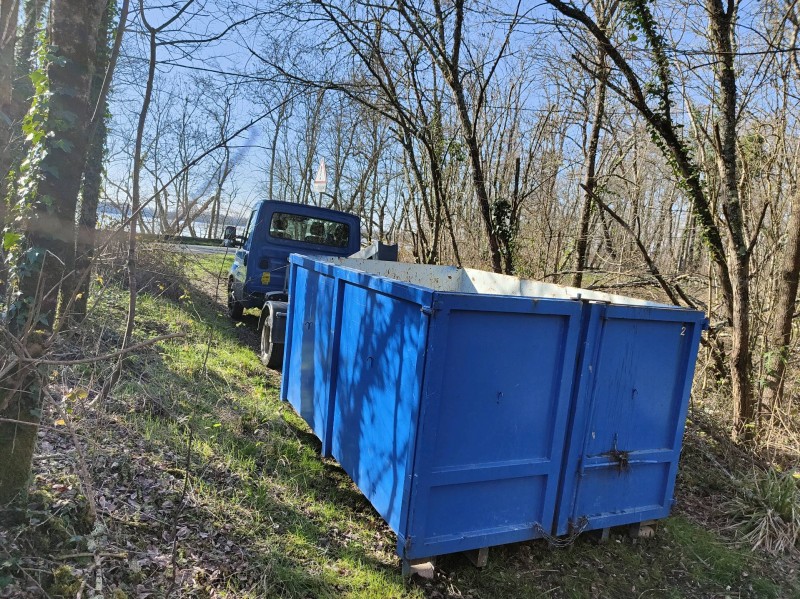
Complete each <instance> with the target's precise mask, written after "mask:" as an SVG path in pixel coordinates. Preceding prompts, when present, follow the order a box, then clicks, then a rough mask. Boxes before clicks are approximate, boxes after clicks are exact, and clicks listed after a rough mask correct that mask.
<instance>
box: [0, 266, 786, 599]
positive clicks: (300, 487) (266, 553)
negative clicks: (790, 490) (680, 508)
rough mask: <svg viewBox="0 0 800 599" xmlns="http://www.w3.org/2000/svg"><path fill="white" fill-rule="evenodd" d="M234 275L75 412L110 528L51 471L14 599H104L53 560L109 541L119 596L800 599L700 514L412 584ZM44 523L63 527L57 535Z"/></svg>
mask: <svg viewBox="0 0 800 599" xmlns="http://www.w3.org/2000/svg"><path fill="white" fill-rule="evenodd" d="M219 262H220V258H219V257H216V256H212V257H207V258H203V259H201V260H200V261H199V262H198V264H197V265H196V266H195V267H194V269H193V271H192V278H193V279H194V280H195V281H196V282H197V284H198V285H199V286H200V287H205V291H204V292H201V291H199V290H197V289H194V290H190V291H189V293H188V294H187V295H188V297H184V298H183V299H182V300H180V301H178V302H171V301H167V300H163V299H156V298H153V297H151V296H146V295H145V296H142V298H141V300H140V312H139V314H140V316H139V320H138V322H139V332H138V334H139V336H140V338H142V339H144V338H146V337H149V336H153V335H156V334H163V333H165V332H172V331H183V332H186V333H187V337H186V338H185V339H179V340H177V341H175V342H170V343H165V344H163V345H162V346H161V347H160V348H159V350H150V351H147V352H143V353H142V354H141V355H139V356H137V357H136V358H134V359H132V360H131V364H130V365H129V367H128V369H127V371H126V376H125V379H124V382H123V383H122V384H121V386H120V387H118V389H117V390H116V392H115V394H114V397H113V399H112V400H111V401H110V402H109V403H108V405H107V406H106V408H107V409H106V410H104V411H99V410H97V409H96V406H91V405H89V404H85V403H81V401H84V402H85V401H89V400H91V398H92V396H93V394H92V393H91V389H90V393H89V395H88V397H87V399H86V400H80V399H77V400H74V401H75V405H74V406H73V407H72V408H71V409H72V411H73V417H74V420H75V422H76V427H77V429H78V431H79V433H81V434H86V435H87V441H86V446H85V452H86V453H87V455H88V461H89V463H90V466H91V469H92V477H93V480H94V481H95V487H96V489H95V492H96V494H97V496H98V503H99V504H100V507H101V509H100V514H101V521H102V522H103V523H104V527H103V528H101V529H100V530H99V531H98V529H97V528H95V530H94V533H92V532H91V531H90V528H91V527H90V526H89V525H85V524H84V525H81V521H82V520H85V513H83V514H81V513H80V510H77V511H76V510H75V509H74V507H73V508H70V507H68V506H70V505H71V506H74V505H81V502H82V499H81V497H82V494H81V493H80V492H78V491H75V492H74V494H73V496H72V498H71V501H68V502H64V501H62V500H61V495H63V493H64V492H62V491H60V489H61V488H62V487H61V486H59V485H64V484H65V483H68V484H69V485H70V488H72V489H78V488H79V485H78V483H77V480H76V479H75V476H74V475H70V474H66V473H65V471H64V470H65V469H64V468H61V467H60V466H59V465H58V464H55V465H53V464H50V462H49V461H48V460H42V461H40V462H38V465H37V469H38V471H37V486H38V488H40V489H42V490H43V491H42V492H41V497H39V498H38V499H37V501H39V503H41V505H39V504H37V503H35V507H36V508H37V509H38V510H39V511H38V514H39V515H38V516H37V515H36V514H34V515H32V518H34V519H33V520H32V521H31V522H29V523H28V524H29V525H28V527H27V528H26V529H24V530H21V535H20V536H19V537H17V538H18V540H17V542H16V543H15V544H14V545H13V547H12V551H11V552H10V555H13V557H14V559H15V560H16V561H15V562H13V563H12V562H11V561H9V560H6V564H5V565H3V562H2V561H0V587H2V585H3V582H4V580H5V584H9V583H10V585H11V586H7V587H6V589H5V590H0V596H9V597H10V596H23V595H21V594H15V593H22V590H21V589H22V588H23V587H25V586H26V581H27V579H25V578H23V576H22V574H21V572H22V571H21V570H20V569H19V567H20V566H21V567H23V568H25V569H26V570H27V571H28V573H29V574H30V573H31V572H40V574H37V575H36V576H38V578H39V580H40V581H41V584H42V585H43V586H45V587H46V588H47V589H48V590H49V591H50V593H51V595H58V594H59V593H62V592H63V596H74V595H75V593H74V591H75V588H76V586H75V585H78V584H79V582H80V581H81V580H84V579H86V580H89V584H90V585H91V584H93V581H94V578H92V576H95V575H96V572H94V571H93V570H92V568H93V564H92V560H89V559H82V558H75V559H69V558H68V559H66V560H56V561H54V560H53V559H52V558H53V556H54V555H63V554H72V553H81V552H82V550H85V549H87V548H93V547H94V546H95V545H94V544H98V546H100V547H102V548H103V551H105V552H107V553H108V555H112V556H113V555H116V556H117V557H111V558H107V560H106V562H105V564H106V565H105V566H104V567H103V571H104V576H105V578H104V580H105V588H106V590H107V591H108V592H111V591H113V592H117V593H118V594H117V597H118V598H122V597H125V596H129V597H133V596H137V595H143V594H144V593H147V592H151V593H153V594H154V596H163V595H166V594H172V595H175V596H179V595H183V596H201V597H202V596H208V597H211V596H230V597H314V598H317V597H369V598H373V597H409V598H411V597H448V596H450V597H473V598H478V597H481V598H492V597H498V598H501V597H502V598H505V597H542V596H547V597H725V596H731V597H792V596H794V597H800V592H799V591H798V587H797V586H796V585H797V583H796V581H793V582H790V581H789V580H786V578H787V577H786V575H784V574H782V571H781V570H780V569H776V568H774V567H773V565H772V564H771V563H770V562H769V561H768V560H765V559H763V558H762V557H760V556H758V555H755V554H752V553H750V552H748V551H745V550H742V549H737V548H735V547H733V546H731V545H730V543H728V542H726V541H724V540H723V539H722V538H720V537H719V536H718V535H717V534H715V533H713V532H709V531H706V530H704V529H703V528H702V527H700V526H698V525H697V524H694V523H693V522H692V520H690V519H689V518H688V517H686V516H684V515H679V516H676V517H673V518H670V519H669V520H667V521H666V522H665V523H663V524H662V526H661V527H660V529H659V531H658V534H657V535H656V537H655V538H653V539H646V540H644V539H643V540H636V541H632V540H630V539H628V538H627V537H624V536H621V535H614V536H612V539H611V541H610V542H609V543H607V544H603V545H598V544H595V543H593V542H591V540H590V539H589V538H588V535H584V536H583V537H581V538H579V539H578V540H577V542H576V543H575V544H574V545H573V546H572V547H569V548H567V549H563V550H551V549H549V548H548V547H547V545H546V543H544V542H543V541H537V542H530V543H521V544H516V545H511V546H506V547H500V548H493V549H492V550H491V551H490V555H489V565H488V566H487V567H486V568H485V569H484V570H482V571H478V570H476V569H474V568H473V567H472V566H471V565H469V564H468V562H467V561H466V560H465V559H464V558H463V557H462V556H459V555H452V556H445V557H443V558H440V560H439V562H438V564H437V565H438V568H437V574H436V579H435V580H434V581H431V582H421V581H417V580H414V581H410V582H409V581H404V580H403V579H402V578H401V576H400V569H399V560H398V559H397V557H396V555H395V553H394V544H395V538H394V535H393V534H392V533H391V531H389V530H388V528H387V527H386V525H385V524H384V523H383V521H382V520H381V518H380V517H379V516H378V515H377V514H376V513H375V512H374V510H373V509H372V508H371V506H370V505H369V503H368V502H367V501H366V500H365V499H364V498H363V497H362V496H361V494H360V493H359V492H358V490H357V489H356V488H355V487H354V486H353V484H352V483H351V482H350V480H349V479H348V477H347V476H346V474H344V472H343V471H342V470H341V469H340V468H339V467H338V466H337V465H336V464H335V463H334V462H331V461H328V460H325V459H321V458H320V457H319V453H318V449H319V443H318V442H317V440H316V439H315V438H314V437H313V436H312V435H311V433H310V432H309V430H308V428H307V427H306V426H305V424H304V423H303V422H302V420H301V419H300V418H299V417H298V416H297V415H296V414H295V413H294V412H293V411H292V410H291V408H290V407H289V406H287V405H285V404H282V403H281V402H280V401H279V400H278V385H279V375H278V374H277V373H275V372H267V373H266V374H265V370H264V369H263V367H262V366H261V364H260V362H259V360H258V357H257V355H256V352H255V345H256V338H255V334H254V332H253V331H252V329H251V328H248V326H247V324H245V325H240V326H234V325H233V324H232V323H231V322H230V321H228V320H227V318H226V317H225V316H224V314H223V313H222V312H223V311H222V304H221V302H220V301H219V298H218V297H217V301H215V300H214V299H213V298H210V297H208V296H207V295H204V293H207V292H208V287H209V284H208V283H209V278H210V277H209V275H208V273H216V272H217V271H218V270H219ZM211 278H213V277H211ZM211 294H212V296H213V295H214V290H213V289H212V290H211ZM217 295H219V294H217ZM125 301H126V297H125V296H124V293H123V292H122V291H119V290H117V291H113V290H112V291H109V292H108V293H107V295H106V296H105V299H104V300H103V302H102V303H101V304H100V306H101V308H100V310H99V311H98V313H97V314H96V316H95V317H94V319H93V327H94V329H95V334H96V335H97V336H98V337H100V338H101V339H102V338H103V336H105V337H109V336H110V337H111V338H112V339H113V338H114V335H115V334H116V333H115V332H114V331H110V332H109V331H107V330H106V332H105V333H102V334H101V330H103V327H108V326H113V327H115V328H116V329H117V332H118V331H119V329H120V327H121V324H120V323H119V320H120V319H119V315H120V314H124V304H125ZM97 376H102V372H100V374H99V375H98V371H97V370H96V369H93V368H83V369H75V370H74V371H71V372H69V373H67V375H65V376H64V377H63V378H64V380H65V381H67V383H68V384H67V385H65V387H64V388H65V389H67V388H71V389H76V388H84V387H91V386H92V384H93V383H92V382H91V380H92V377H97ZM66 394H67V398H68V399H67V400H65V402H68V401H69V398H70V395H69V393H68V392H67V393H66ZM81 395H82V394H76V393H73V395H72V397H78V398H80V397H81ZM51 417H52V418H55V416H51ZM57 433H58V431H57V430H56V431H49V432H47V433H46V434H45V443H48V445H47V447H49V448H51V449H52V448H56V449H57V448H58V447H59V446H60V445H61V446H65V441H64V435H60V436H59V435H58V434H57ZM190 438H191V443H190V441H189V440H190ZM59 444H60V445H59ZM64 453H65V454H66V453H69V450H68V449H65V452H64ZM65 459H66V458H65ZM71 459H72V460H73V463H72V468H73V471H74V460H76V459H77V458H76V457H75V456H74V455H73V456H72V458H71ZM187 460H188V461H187ZM187 463H188V464H190V465H189V467H188V468H187ZM187 471H188V478H187V476H186V473H187ZM84 503H85V501H84ZM41 512H46V513H49V514H50V518H49V519H46V521H47V522H49V523H50V524H48V525H47V526H44V525H42V524H41V522H42V520H43V519H42V518H41ZM53 523H58V525H59V526H58V527H56V526H55V525H54V524H53ZM62 528H63V531H61V529H62ZM12 532H13V531H12ZM42 536H44V537H45V538H44V540H42V539H41V538H40V537H42ZM37 539H38V540H37ZM0 540H2V539H0ZM120 556H121V557H120ZM2 559H3V558H2V556H0V560H2ZM114 560H119V562H115V561H114ZM59 564H63V565H59ZM53 571H56V572H57V575H56V577H55V579H54V578H53V577H52V576H51V575H50V574H49V573H52V572H53ZM41 572H44V575H42V574H41ZM4 574H5V575H6V578H5V579H4V578H3V576H4ZM9 575H11V576H12V577H13V578H9V577H8V576H9ZM36 576H35V577H36ZM17 585H18V586H17ZM70 585H72V586H70ZM27 586H32V585H31V584H28V585H27ZM67 591H71V592H72V594H71V595H70V594H69V592H67ZM33 595H35V593H32V595H31V596H33Z"/></svg>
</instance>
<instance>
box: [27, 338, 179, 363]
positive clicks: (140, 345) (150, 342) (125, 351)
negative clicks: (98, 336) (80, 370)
mask: <svg viewBox="0 0 800 599" xmlns="http://www.w3.org/2000/svg"><path fill="white" fill-rule="evenodd" d="M176 337H186V333H170V334H168V335H160V336H158V337H153V338H152V339H148V340H147V341H142V342H141V343H137V344H136V345H131V346H130V347H126V348H125V349H120V350H117V351H115V352H111V353H110V354H104V355H102V356H94V357H92V358H78V359H76V360H41V359H39V358H22V360H21V361H23V362H35V363H36V364H54V365H56V366H67V365H70V364H92V363H94V362H100V361H102V360H110V359H112V358H117V357H119V356H121V355H124V354H129V353H130V352H133V351H136V350H137V349H142V348H143V347H147V346H148V345H153V344H154V343H158V342H159V341H166V340H167V339H175V338H176Z"/></svg>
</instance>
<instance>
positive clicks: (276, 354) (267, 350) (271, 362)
mask: <svg viewBox="0 0 800 599" xmlns="http://www.w3.org/2000/svg"><path fill="white" fill-rule="evenodd" d="M271 336H272V329H271V328H270V326H269V318H264V324H263V326H262V327H261V361H262V362H263V363H264V366H267V367H269V368H273V369H275V370H280V367H281V365H282V364H283V344H278V343H273V342H272V340H271Z"/></svg>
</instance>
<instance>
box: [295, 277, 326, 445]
mask: <svg viewBox="0 0 800 599" xmlns="http://www.w3.org/2000/svg"><path fill="white" fill-rule="evenodd" d="M293 268H294V277H295V282H294V288H295V293H294V296H293V297H292V301H291V302H290V303H289V310H290V311H291V312H292V316H291V318H292V322H293V326H292V329H291V331H287V335H289V336H291V342H290V346H291V354H290V355H289V356H287V358H286V365H285V366H286V368H285V370H284V372H283V376H284V378H287V379H288V383H287V384H286V395H287V397H286V399H287V400H288V401H289V403H291V404H292V406H293V407H294V409H295V410H296V411H297V413H298V414H300V416H301V417H302V418H303V420H305V421H306V422H307V423H308V425H309V426H310V427H311V429H312V430H313V431H314V434H315V435H316V436H317V437H319V438H320V439H323V438H324V435H325V432H326V423H327V422H328V418H329V414H328V411H329V410H328V397H329V385H330V376H331V372H330V366H331V358H332V351H333V347H332V341H333V337H334V335H333V330H332V326H331V323H332V318H333V305H334V293H335V280H334V279H333V278H331V277H328V276H325V275H323V274H321V273H319V272H315V271H313V270H308V269H306V268H302V267H297V266H294V267H293Z"/></svg>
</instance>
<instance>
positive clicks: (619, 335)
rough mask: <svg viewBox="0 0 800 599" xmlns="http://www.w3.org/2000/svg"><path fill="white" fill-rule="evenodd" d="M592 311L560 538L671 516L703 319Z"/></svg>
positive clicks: (678, 313)
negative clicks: (577, 530) (577, 531)
mask: <svg viewBox="0 0 800 599" xmlns="http://www.w3.org/2000/svg"><path fill="white" fill-rule="evenodd" d="M585 317H586V318H587V319H588V323H585V324H586V325H587V326H585V351H584V353H583V360H582V364H581V365H580V367H579V368H580V371H579V374H580V376H579V380H578V388H577V393H576V396H575V404H574V408H573V409H574V412H573V419H574V421H573V423H572V426H571V429H570V430H571V434H570V438H569V441H568V450H567V459H566V462H565V467H564V481H563V488H562V492H561V499H560V507H559V514H558V527H557V532H558V533H559V534H565V533H567V532H569V530H570V528H571V527H573V528H574V527H578V528H581V529H583V530H590V529H597V528H605V527H609V526H618V525H623V524H631V523H635V522H642V521H645V520H649V519H656V518H663V517H666V516H667V515H668V514H669V510H670V507H671V505H672V494H673V490H674V483H675V475H676V472H677V466H678V457H679V455H680V448H681V440H682V435H683V428H684V422H685V419H686V411H687V407H688V402H689V393H690V390H691V384H692V376H693V373H694V363H695V359H696V357H697V348H698V345H699V340H700V333H701V329H702V322H703V320H702V319H703V315H702V314H701V313H699V312H694V311H688V310H671V309H654V308H642V307H623V306H606V305H599V304H594V305H587V306H586V316H585Z"/></svg>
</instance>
